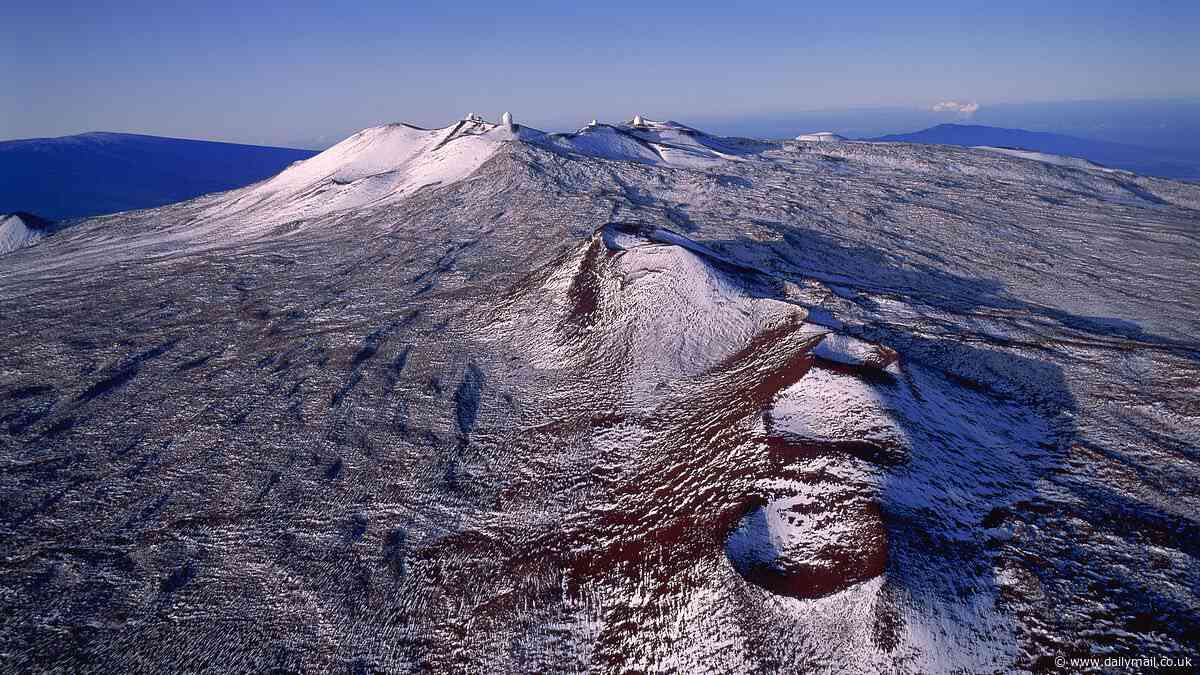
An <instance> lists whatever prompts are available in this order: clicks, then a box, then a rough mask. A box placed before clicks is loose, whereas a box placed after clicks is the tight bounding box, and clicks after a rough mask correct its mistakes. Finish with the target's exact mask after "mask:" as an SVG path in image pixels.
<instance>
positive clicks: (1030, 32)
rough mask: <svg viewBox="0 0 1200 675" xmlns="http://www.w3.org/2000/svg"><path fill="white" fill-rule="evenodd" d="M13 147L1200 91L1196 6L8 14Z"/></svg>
mask: <svg viewBox="0 0 1200 675" xmlns="http://www.w3.org/2000/svg"><path fill="white" fill-rule="evenodd" d="M0 17H2V22H3V24H4V37H3V39H0V81H2V82H3V92H4V93H3V96H0V138H21V137H32V136H53V135H63V134H70V133H77V132H81V131H90V130H104V131H130V132H139V133H149V134H157V135H170V136H183V137H194V138H211V139H220V140H233V141H242V142H252V143H268V144H286V145H307V146H310V147H311V146H320V145H327V144H329V143H331V142H333V141H336V140H338V139H340V138H341V137H343V136H345V135H346V134H348V133H350V132H352V131H354V130H356V129H359V128H362V127H366V126H372V125H375V124H380V123H383V122H389V121H408V122H412V123H415V124H419V125H422V126H444V125H445V124H447V123H449V122H450V121H451V120H453V119H457V118H458V117H461V116H462V115H463V114H465V113H467V112H472V111H477V112H481V113H484V114H485V115H486V116H488V117H498V116H499V113H500V112H501V111H504V110H511V111H512V112H513V113H514V115H515V117H516V119H517V121H520V122H526V123H528V124H532V125H534V126H540V127H542V128H546V129H551V130H555V129H568V128H574V127H577V126H580V125H581V124H583V123H585V122H587V121H588V120H590V119H591V118H593V117H598V118H600V119H602V120H603V119H608V120H617V119H626V118H628V117H630V116H632V114H633V113H635V112H640V113H642V114H643V115H646V116H649V117H651V118H658V117H664V118H673V119H678V120H681V121H689V120H705V119H708V120H720V119H728V120H735V119H739V118H754V117H756V116H757V117H764V116H768V117H769V116H774V117H776V118H778V117H780V116H786V115H787V114H789V113H792V112H797V111H812V110H833V109H840V108H848V107H852V106H890V107H895V108H907V109H918V108H925V109H929V108H931V107H933V106H934V105H935V104H937V103H939V102H943V101H956V102H959V103H960V104H972V103H977V104H979V105H980V106H981V107H982V108H983V109H986V108H987V107H988V106H990V105H994V104H1000V103H1020V102H1025V101H1043V102H1044V101H1062V100H1073V99H1121V98H1146V97H1149V98H1163V97H1198V96H1200V74H1198V73H1200V2H1197V1H1196V0H1178V1H1163V2H1156V1H1155V0H1141V1H1138V2H1130V1H1129V0H1123V1H1121V2H1109V1H1107V0H1091V1H1088V2H1078V3H1065V2H1053V1H1050V0H1037V1H1033V2H1027V1H1025V0H1006V1H997V0H989V1H986V2H977V1H974V0H943V1H937V2H924V3H921V2H897V1H894V0H889V1H883V2H851V1H848V0H847V1H835V2H829V1H825V2H814V3H804V2H752V1H742V2H734V1H732V0H726V1H724V2H704V1H692V2H660V3H653V2H636V3H635V2H624V1H621V0H609V1H605V2H586V1H582V2H553V3H551V2H487V3H483V2H475V1H474V0H456V1H448V2H447V1H444V2H435V3H425V2H396V1H394V2H375V1H373V0H355V1H354V2H344V3H332V2H323V3H309V2H287V3H284V2H264V3H255V2H236V3H234V2H230V3H225V2H220V1H217V0H214V1H211V2H186V3H185V2H179V3H176V2H161V0H159V1H155V2H136V1H131V2H120V3H110V2H103V1H102V0H98V1H92V2H78V3H63V2H55V1H53V0H48V1H34V2H10V3H6V7H5V9H4V11H3V12H0Z"/></svg>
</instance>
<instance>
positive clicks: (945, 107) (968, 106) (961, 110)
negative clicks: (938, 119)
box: [931, 101, 979, 117]
mask: <svg viewBox="0 0 1200 675" xmlns="http://www.w3.org/2000/svg"><path fill="white" fill-rule="evenodd" d="M931 110H933V112H954V113H958V114H960V115H966V116H968V117H970V116H971V115H974V114H975V112H976V111H977V110H979V104H978V103H965V102H964V103H959V102H958V101H942V102H941V103H938V104H937V105H935V106H933V108H931Z"/></svg>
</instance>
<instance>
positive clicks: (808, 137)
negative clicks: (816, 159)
mask: <svg viewBox="0 0 1200 675" xmlns="http://www.w3.org/2000/svg"><path fill="white" fill-rule="evenodd" d="M796 140H798V141H806V142H811V143H830V142H834V141H844V140H846V137H845V136H839V135H837V134H835V133H833V132H832V131H816V132H813V133H810V134H800V135H799V136H797V137H796Z"/></svg>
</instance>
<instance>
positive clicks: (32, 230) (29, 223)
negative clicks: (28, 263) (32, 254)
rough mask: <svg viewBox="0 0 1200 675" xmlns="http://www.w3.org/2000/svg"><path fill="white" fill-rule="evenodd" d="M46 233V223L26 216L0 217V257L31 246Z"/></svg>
mask: <svg viewBox="0 0 1200 675" xmlns="http://www.w3.org/2000/svg"><path fill="white" fill-rule="evenodd" d="M47 233H48V231H47V228H46V223H44V221H41V220H40V219H38V218H35V217H31V216H29V215H27V214H21V213H11V214H7V215H0V255H4V254H6V253H12V252H13V251H16V250H18V249H22V248H27V247H30V246H33V245H34V244H36V243H38V242H39V241H41V240H42V238H43V237H45V236H46V234H47Z"/></svg>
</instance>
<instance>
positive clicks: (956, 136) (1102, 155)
mask: <svg viewBox="0 0 1200 675" xmlns="http://www.w3.org/2000/svg"><path fill="white" fill-rule="evenodd" d="M865 140H869V141H892V142H900V143H926V144H935V145H959V146H964V147H975V146H991V147H999V148H1017V149H1021V150H1032V151H1034V152H1043V153H1050V154H1055V155H1067V156H1070V157H1080V158H1083V159H1086V160H1089V161H1092V162H1096V163H1097V164H1102V165H1104V166H1108V167H1112V168H1115V169H1125V170H1127V171H1133V172H1134V173H1138V174H1142V175H1145V176H1161V177H1163V178H1176V179H1181V180H1200V154H1196V153H1194V152H1190V151H1179V152H1172V151H1170V150H1161V149H1158V148H1143V147H1140V146H1136V145H1126V144H1124V143H1112V142H1109V141H1096V140H1091V139H1088V138H1079V137H1076V136H1065V135H1062V134H1051V133H1045V132H1041V131H1025V130H1023V129H1002V128H999V127H987V126H981V125H977V124H939V125H937V126H936V127H930V128H928V129H925V130H922V131H915V132H913V133H910V134H892V135H889V136H879V137H876V138H868V139H865Z"/></svg>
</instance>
